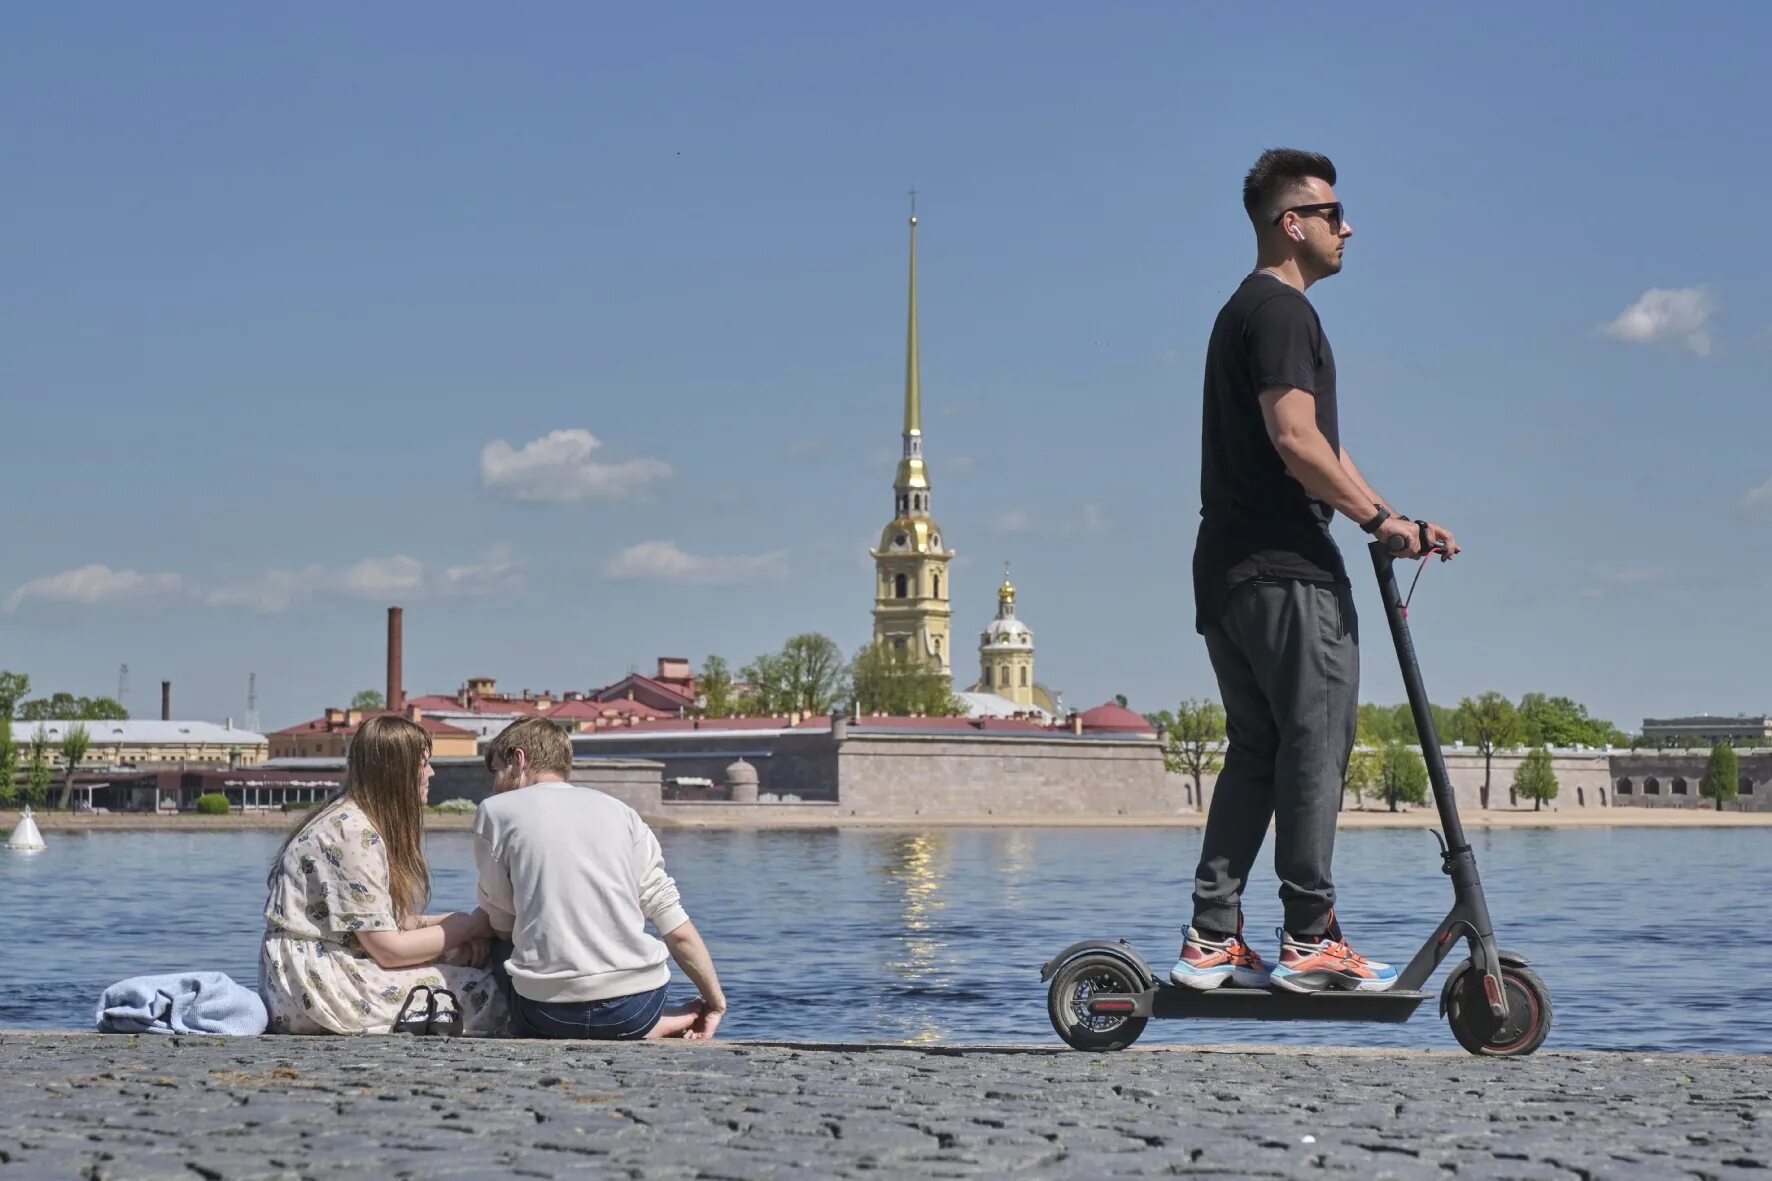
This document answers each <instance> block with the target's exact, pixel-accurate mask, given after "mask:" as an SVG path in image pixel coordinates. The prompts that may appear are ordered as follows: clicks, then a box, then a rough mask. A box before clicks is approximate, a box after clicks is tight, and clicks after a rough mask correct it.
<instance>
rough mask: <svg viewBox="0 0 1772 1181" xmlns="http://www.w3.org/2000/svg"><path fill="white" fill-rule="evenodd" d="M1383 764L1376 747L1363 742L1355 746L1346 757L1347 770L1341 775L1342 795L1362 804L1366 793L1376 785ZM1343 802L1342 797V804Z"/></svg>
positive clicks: (1344, 801)
mask: <svg viewBox="0 0 1772 1181" xmlns="http://www.w3.org/2000/svg"><path fill="white" fill-rule="evenodd" d="M1383 765H1384V760H1383V756H1382V755H1381V754H1380V752H1379V751H1378V750H1377V749H1375V748H1374V747H1372V746H1370V745H1365V744H1362V745H1359V746H1355V747H1354V749H1353V753H1352V754H1350V755H1348V757H1347V770H1346V771H1345V772H1344V773H1343V774H1342V777H1341V793H1342V795H1343V796H1344V797H1346V796H1353V797H1354V799H1356V800H1358V801H1360V802H1361V803H1362V804H1363V803H1364V802H1365V799H1366V794H1367V793H1368V792H1370V791H1372V790H1373V789H1374V788H1376V787H1377V786H1378V782H1379V773H1380V771H1381V770H1382V769H1383ZM1345 804H1346V800H1345V799H1344V800H1343V805H1344V806H1345Z"/></svg>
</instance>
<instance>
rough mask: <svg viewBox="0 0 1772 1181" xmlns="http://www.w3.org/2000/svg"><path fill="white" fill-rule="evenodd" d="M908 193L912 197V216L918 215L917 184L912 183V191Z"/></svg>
mask: <svg viewBox="0 0 1772 1181" xmlns="http://www.w3.org/2000/svg"><path fill="white" fill-rule="evenodd" d="M906 195H907V196H909V197H910V199H911V216H912V217H916V216H917V186H916V185H912V186H911V190H910V192H909V193H908V194H906Z"/></svg>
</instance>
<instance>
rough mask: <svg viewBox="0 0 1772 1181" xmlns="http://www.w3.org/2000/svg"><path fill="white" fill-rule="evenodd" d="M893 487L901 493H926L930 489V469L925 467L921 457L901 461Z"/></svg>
mask: <svg viewBox="0 0 1772 1181" xmlns="http://www.w3.org/2000/svg"><path fill="white" fill-rule="evenodd" d="M892 486H893V487H894V488H896V489H897V490H898V491H900V492H910V491H913V490H914V491H918V492H921V491H925V490H927V489H928V487H929V469H928V468H926V467H924V466H923V460H922V459H921V458H920V457H910V458H905V459H901V460H899V461H898V475H897V477H895V478H894V479H893V481H892Z"/></svg>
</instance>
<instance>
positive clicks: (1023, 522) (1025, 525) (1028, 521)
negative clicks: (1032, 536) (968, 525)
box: [991, 508, 1034, 533]
mask: <svg viewBox="0 0 1772 1181" xmlns="http://www.w3.org/2000/svg"><path fill="white" fill-rule="evenodd" d="M991 530H992V531H993V532H996V533H1032V532H1033V531H1034V519H1033V518H1032V517H1030V516H1029V515H1028V514H1027V513H1025V512H1023V511H1022V510H1021V509H1018V508H1012V509H1009V510H1008V511H1007V512H1004V513H1001V514H999V515H998V517H997V519H996V520H994V521H992V522H991Z"/></svg>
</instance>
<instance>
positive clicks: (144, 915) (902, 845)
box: [0, 828, 1772, 1052]
mask: <svg viewBox="0 0 1772 1181" xmlns="http://www.w3.org/2000/svg"><path fill="white" fill-rule="evenodd" d="M660 837H661V840H662V841H663V844H664V848H665V855H666V859H667V865H668V867H669V869H670V870H671V872H672V874H673V875H674V876H675V877H676V879H677V882H678V885H679V886H680V887H681V889H682V892H683V897H684V901H685V904H686V906H687V907H688V910H689V913H690V915H691V917H692V918H694V919H695V921H696V924H697V926H698V927H699V928H700V929H701V931H702V933H703V935H704V936H705V937H706V939H707V941H708V944H709V946H710V948H711V949H712V951H713V954H714V959H715V963H716V965H717V967H718V968H719V971H720V975H721V978H722V981H723V983H724V985H725V987H726V990H727V992H728V994H729V996H730V998H731V1003H732V1011H731V1014H730V1016H729V1018H728V1019H727V1021H726V1023H725V1024H724V1025H722V1027H721V1032H722V1033H723V1034H728V1033H729V1034H730V1035H732V1036H734V1037H754V1038H793V1039H831V1040H837V1039H841V1040H878V1041H915V1042H1007V1041H1016V1042H1030V1041H1031V1042H1048V1043H1052V1044H1057V1039H1056V1036H1055V1035H1054V1034H1053V1033H1052V1030H1051V1027H1050V1026H1049V1025H1048V1024H1047V1020H1046V1011H1045V990H1044V988H1043V986H1042V985H1041V984H1040V980H1039V970H1040V965H1041V963H1042V962H1043V961H1044V960H1046V959H1047V958H1048V957H1049V956H1051V955H1052V954H1053V953H1054V952H1056V951H1058V950H1060V949H1061V948H1063V947H1064V946H1066V945H1067V944H1069V943H1072V942H1074V941H1076V940H1078V939H1083V938H1087V937H1092V936H1106V937H1111V938H1121V937H1123V938H1126V939H1128V940H1130V941H1131V943H1132V944H1133V946H1134V947H1136V948H1137V949H1139V950H1140V951H1141V952H1143V953H1144V955H1145V957H1146V958H1147V959H1149V960H1150V961H1151V963H1152V964H1153V965H1155V966H1157V967H1158V968H1159V969H1160V970H1166V969H1167V967H1168V965H1169V963H1170V962H1172V957H1173V956H1174V954H1175V950H1176V943H1177V938H1178V932H1179V927H1180V924H1181V923H1182V922H1185V920H1186V914H1187V909H1188V892H1189V888H1190V882H1191V876H1192V872H1193V866H1194V862H1195V859H1196V858H1197V856H1198V853H1199V847H1200V834H1199V832H1198V830H1196V829H1150V830H1139V829H1123V828H1116V829H1016V828H991V829H941V828H935V829H927V830H922V831H874V830H867V829H848V830H837V829H819V830H811V831H783V830H776V831H763V832H751V831H665V832H662V833H661V834H660ZM48 839H49V841H50V847H49V849H48V850H47V851H46V852H42V853H36V854H20V853H9V852H5V851H3V850H0V1029H4V1028H12V1029H17V1028H30V1029H74V1028H90V1026H91V1022H92V1018H93V1009H94V1006H95V1003H96V1001H97V998H98V996H99V993H100V992H101V991H102V990H103V989H104V987H105V986H106V985H107V984H110V983H112V982H113V981H116V980H119V979H121V978H123V977H126V976H132V975H137V974H144V973H154V972H166V971H175V970H188V969H218V970H220V971H224V972H227V973H228V974H229V975H231V976H233V977H234V978H235V979H236V980H239V981H240V982H242V983H245V984H252V983H255V982H256V975H257V973H256V963H257V945H258V937H259V933H260V931H261V929H262V920H261V919H260V917H259V916H260V914H261V913H262V908H263V904H264V893H265V890H264V875H265V867H266V865H267V864H268V863H269V860H270V858H271V855H272V853H273V852H274V851H275V849H276V847H277V844H278V842H279V841H280V839H281V834H279V833H273V832H225V833H127V832H91V833H64V832H55V831H51V832H50V833H49V834H48ZM1471 839H1472V842H1473V844H1474V847H1475V848H1476V851H1477V857H1478V864H1479V866H1480V867H1481V869H1482V873H1483V879H1484V886H1485V888H1486V889H1487V891H1488V896H1489V906H1490V910H1491V912H1492V914H1493V916H1494V919H1495V923H1496V930H1497V934H1498V936H1499V938H1500V940H1501V942H1502V944H1503V945H1504V946H1507V947H1510V948H1513V949H1515V950H1518V951H1521V952H1523V953H1525V954H1526V955H1527V956H1529V957H1530V958H1531V960H1532V962H1533V965H1534V967H1536V968H1537V970H1538V971H1539V972H1540V974H1541V975H1542V976H1543V977H1544V978H1545V980H1546V982H1547V983H1548V984H1549V986H1550V989H1551V994H1552V999H1553V1001H1554V1004H1555V1009H1556V1021H1555V1025H1554V1027H1553V1029H1552V1032H1551V1036H1550V1041H1549V1042H1548V1043H1547V1044H1548V1045H1549V1046H1551V1047H1560V1048H1564V1049H1613V1050H1620V1049H1653V1050H1726V1051H1761V1052H1763V1051H1772V939H1769V938H1768V937H1767V924H1766V920H1765V904H1766V900H1767V899H1768V898H1772V856H1769V855H1768V854H1772V830H1766V829H1650V828H1595V829H1586V828H1584V829H1504V830H1482V829H1479V830H1474V832H1473V834H1472V838H1471ZM471 840H472V838H471V837H470V836H469V835H468V834H466V833H461V832H439V833H433V834H432V835H431V836H430V838H429V854H430V858H431V865H432V876H433V882H434V899H433V908H436V909H442V908H449V907H465V906H469V905H471V904H472V901H473V892H474V879H473V850H472V845H471V843H470V842H471ZM1264 856H1265V854H1264ZM1438 870H1439V856H1438V851H1437V849H1436V847H1435V844H1434V838H1433V837H1432V836H1431V835H1429V834H1428V833H1427V832H1425V831H1422V830H1419V829H1392V830H1361V831H1351V832H1345V833H1343V834H1342V835H1341V837H1340V839H1339V844H1338V846H1337V857H1336V880H1337V885H1338V889H1339V891H1340V896H1341V900H1340V906H1339V910H1340V913H1341V915H1342V918H1343V923H1344V926H1345V927H1346V929H1347V932H1348V935H1349V937H1350V939H1351V940H1352V941H1353V943H1354V946H1355V947H1356V948H1357V949H1358V950H1360V951H1362V952H1364V953H1366V954H1367V955H1368V956H1371V957H1373V958H1378V959H1392V960H1394V961H1395V962H1397V963H1398V964H1399V965H1401V964H1402V963H1404V962H1407V960H1408V958H1409V956H1410V955H1411V954H1412V953H1413V952H1414V950H1415V948H1416V947H1417V946H1418V945H1419V944H1420V942H1421V941H1422V940H1423V939H1425V938H1426V937H1427V935H1428V933H1429V932H1430V931H1431V930H1432V928H1433V925H1434V923H1435V922H1436V921H1438V919H1439V917H1440V915H1441V914H1443V913H1444V911H1445V909H1446V906H1447V904H1448V902H1449V899H1450V893H1451V891H1450V886H1449V885H1448V883H1447V880H1446V878H1444V877H1443V876H1442V875H1441V874H1440V873H1439V872H1438ZM1251 895H1252V896H1251V897H1250V898H1248V899H1247V900H1246V903H1245V906H1246V910H1247V912H1248V932H1249V934H1250V937H1251V942H1253V943H1254V944H1255V946H1256V947H1257V948H1258V949H1260V950H1262V952H1263V954H1264V955H1267V956H1268V958H1269V959H1270V960H1271V958H1272V955H1273V947H1272V944H1273V943H1274V942H1275V941H1274V939H1273V938H1272V935H1271V932H1272V928H1273V927H1274V926H1276V925H1277V924H1278V922H1279V918H1280V909H1279V903H1278V901H1277V899H1276V898H1275V896H1274V885H1273V879H1272V877H1271V874H1270V871H1268V870H1267V868H1266V866H1265V864H1262V865H1260V866H1259V867H1258V870H1257V877H1256V880H1255V882H1254V883H1253V885H1252V889H1251ZM1713 940H1714V941H1715V942H1712V941H1713ZM1442 971H1444V969H1442ZM1438 981H1439V978H1438V977H1436V979H1435V982H1434V985H1433V986H1432V987H1435V988H1437V987H1438ZM1142 1040H1143V1042H1145V1043H1151V1042H1185V1043H1201V1042H1243V1041H1259V1042H1290V1043H1299V1042H1309V1043H1317V1044H1336V1045H1365V1046H1425V1047H1439V1048H1456V1044H1457V1043H1456V1042H1454V1041H1453V1038H1452V1034H1451V1032H1450V1030H1448V1029H1447V1027H1446V1026H1445V1024H1444V1022H1442V1021H1440V1020H1439V1019H1438V1018H1437V1017H1436V1016H1435V1015H1434V1011H1433V1006H1432V1005H1431V1004H1430V1005H1424V1006H1423V1007H1422V1008H1421V1009H1420V1010H1419V1011H1418V1012H1417V1014H1416V1016H1415V1019H1414V1020H1413V1021H1411V1022H1409V1023H1408V1024H1406V1025H1396V1026H1382V1025H1378V1026H1366V1025H1293V1024H1285V1023H1265V1022H1264V1023H1248V1022H1211V1023H1201V1022H1182V1021H1168V1022H1161V1021H1159V1022H1152V1023H1151V1025H1150V1028H1149V1030H1148V1031H1147V1032H1146V1033H1145V1035H1144V1038H1143V1039H1142Z"/></svg>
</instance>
